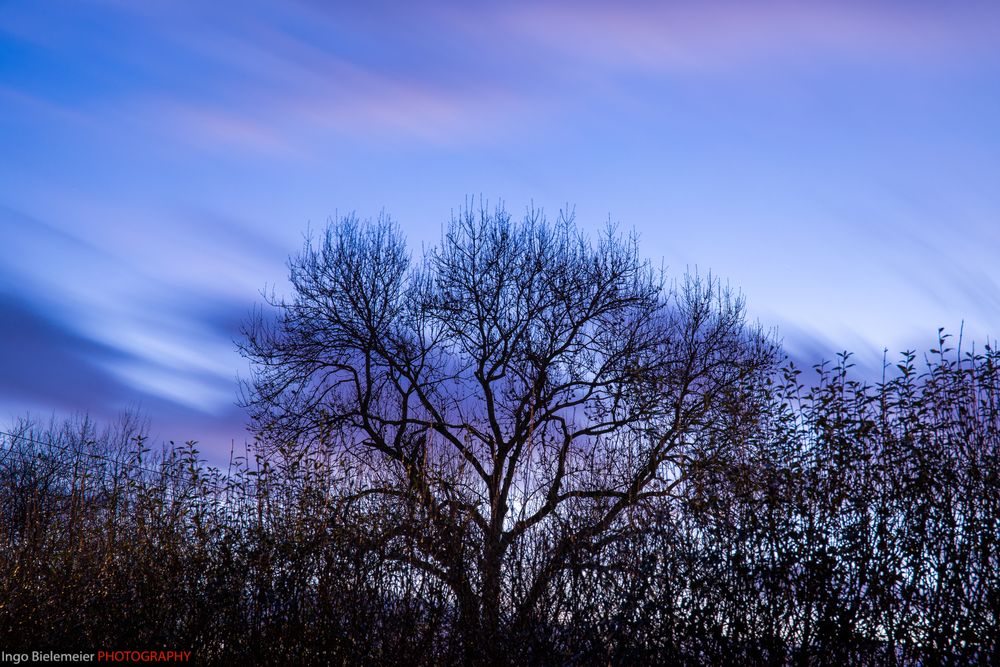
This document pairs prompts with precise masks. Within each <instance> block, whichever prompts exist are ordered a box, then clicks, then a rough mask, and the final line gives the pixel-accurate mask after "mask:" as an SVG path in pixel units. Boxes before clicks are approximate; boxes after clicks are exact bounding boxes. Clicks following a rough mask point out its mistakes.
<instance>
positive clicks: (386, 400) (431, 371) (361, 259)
mask: <svg viewBox="0 0 1000 667" xmlns="http://www.w3.org/2000/svg"><path fill="white" fill-rule="evenodd" d="M290 269H291V273H290V277H291V284H292V287H293V289H294V293H293V294H292V295H291V297H290V298H288V299H279V298H274V297H273V296H272V297H271V298H270V299H269V300H268V302H269V304H270V305H271V306H272V307H273V308H274V309H276V314H277V317H276V318H272V317H271V313H270V312H264V311H260V312H258V313H257V314H256V315H255V316H254V317H253V318H252V319H251V320H250V321H249V322H248V323H247V325H246V327H245V331H244V334H245V339H244V342H243V343H242V345H241V351H242V353H243V354H244V355H245V356H246V357H247V358H248V359H249V360H250V361H251V362H252V367H253V375H252V377H251V379H250V380H249V381H248V382H247V383H246V385H245V394H244V402H245V404H246V405H247V406H248V407H249V409H250V411H251V416H252V420H253V421H252V423H253V428H254V429H255V431H256V433H257V434H258V436H259V437H260V438H261V440H262V441H264V442H268V443H272V444H274V445H281V446H286V447H287V446H288V445H289V443H300V444H309V445H310V446H314V445H316V444H317V443H319V444H322V445H324V446H326V447H329V448H331V449H335V450H337V451H339V452H340V453H341V454H342V455H343V456H344V457H345V458H344V460H347V461H349V463H348V464H347V465H349V466H350V467H351V469H352V471H353V475H354V476H353V482H352V483H351V484H349V485H348V486H349V488H348V489H341V491H342V492H343V493H345V494H348V495H349V496H350V497H351V499H352V501H354V502H356V506H357V507H358V508H359V511H365V510H364V509H362V508H367V509H369V510H373V511H371V512H369V514H368V515H367V516H368V517H369V518H368V521H369V523H368V524H367V530H366V533H367V535H366V538H367V539H368V540H370V544H371V547H372V549H375V550H377V551H378V553H380V554H381V555H382V556H383V557H385V558H388V559H392V560H394V561H396V562H397V563H398V565H399V567H400V568H401V572H404V573H406V574H407V576H418V577H428V578H431V579H433V580H436V581H439V582H441V583H442V584H443V585H444V586H446V589H447V590H449V591H450V595H451V596H452V604H453V605H454V608H455V610H456V612H455V613H456V616H457V623H458V628H457V630H458V631H460V632H461V634H462V637H463V642H464V647H465V648H464V650H465V655H466V658H467V659H469V660H478V661H487V660H489V659H491V656H494V657H495V656H497V655H498V653H499V651H500V650H501V644H502V643H503V642H501V641H500V640H501V636H502V634H504V633H506V636H507V637H510V636H512V635H511V634H510V633H518V632H526V631H528V630H530V627H531V625H532V624H533V623H538V622H539V619H541V618H547V619H549V622H552V623H556V624H558V622H559V617H558V611H557V607H558V605H559V600H560V599H562V598H563V597H564V596H565V594H566V589H565V586H566V584H565V581H566V580H565V575H566V574H567V573H569V572H580V571H584V570H587V569H588V568H589V569H599V568H602V567H604V568H606V567H614V563H613V562H611V561H610V560H609V557H608V556H607V554H609V553H611V551H612V550H611V549H610V548H609V547H611V546H612V545H613V544H614V543H615V542H616V541H617V540H619V539H621V538H623V537H625V536H629V535H634V534H635V532H636V531H639V530H641V529H642V526H641V522H638V521H637V518H638V517H641V516H642V513H643V512H645V511H646V510H648V508H649V507H650V506H652V505H655V504H656V503H657V502H659V501H660V499H663V498H665V497H668V496H669V495H670V494H671V493H672V492H673V491H674V489H675V488H676V487H677V485H678V484H679V483H680V482H681V481H682V480H683V479H684V478H685V474H686V471H687V470H688V469H689V467H690V465H691V462H692V460H693V457H694V456H696V453H700V454H698V455H701V456H704V455H706V453H707V454H708V455H711V452H712V447H713V446H714V443H717V442H722V441H726V442H730V443H731V442H733V440H734V439H733V437H732V434H733V429H734V428H739V424H740V423H742V421H749V420H750V419H751V416H750V415H749V414H748V413H749V411H751V410H752V409H753V405H752V402H751V401H749V400H748V396H750V395H751V394H753V392H752V391H750V390H749V389H748V388H749V387H752V386H753V385H754V383H757V382H759V381H760V380H761V379H762V378H763V377H764V376H765V375H766V374H767V373H768V372H769V371H770V369H771V367H772V362H773V359H774V346H773V345H772V343H771V342H770V341H769V340H768V339H767V337H766V336H764V335H763V334H762V333H761V332H760V331H759V330H758V329H756V328H754V327H749V326H747V325H746V323H745V319H744V310H743V303H742V301H741V299H739V298H738V297H736V296H734V295H732V294H730V293H729V292H728V290H725V289H722V288H721V287H720V286H719V285H718V284H717V283H716V282H715V281H713V280H712V279H711V278H709V279H707V280H706V279H702V278H698V277H687V278H684V279H683V280H682V281H681V282H680V283H670V282H668V281H667V279H666V278H665V276H664V274H663V272H662V271H659V270H656V269H655V268H654V267H653V266H651V265H650V264H649V263H648V262H647V261H645V260H643V259H642V258H641V257H640V255H639V250H638V245H637V240H636V239H635V238H634V237H628V238H623V237H622V236H621V235H619V234H618V233H617V232H616V231H615V230H614V229H613V228H609V229H608V230H607V231H606V232H605V233H604V234H603V235H602V236H601V237H600V238H599V239H598V240H597V241H596V242H591V241H589V240H588V239H587V238H586V237H585V236H584V235H583V234H582V233H581V232H580V231H579V230H578V229H577V228H576V227H575V225H574V223H573V221H572V216H565V215H560V218H559V219H558V221H556V222H555V223H549V222H547V221H546V220H545V218H544V217H543V216H542V215H541V214H540V213H539V212H536V211H528V212H527V214H526V215H525V217H524V219H523V220H522V221H520V222H517V223H515V222H513V221H512V220H511V217H510V215H509V214H508V213H507V212H506V211H505V210H504V209H503V208H502V207H501V208H498V209H496V210H494V211H489V210H487V209H485V208H480V209H477V210H474V209H471V208H467V209H465V210H463V211H462V212H461V213H460V214H459V215H458V216H457V217H455V218H453V219H452V221H451V223H450V224H449V226H448V228H447V230H446V232H445V234H444V236H443V239H442V240H441V242H440V244H439V245H438V246H437V247H435V248H433V249H431V250H429V251H427V252H426V253H424V255H423V257H421V258H420V261H416V262H414V261H411V258H410V255H409V253H408V251H407V248H406V245H405V242H404V240H403V238H402V236H401V234H400V232H399V229H398V228H397V226H396V225H395V224H394V223H392V221H390V220H389V219H388V218H386V217H380V218H379V219H378V220H376V221H373V222H372V221H368V222H362V221H359V220H358V219H357V218H355V217H353V216H352V217H347V218H344V219H342V220H340V221H337V222H334V223H332V224H331V225H330V226H329V228H328V229H327V230H326V233H325V235H324V236H323V237H322V238H321V239H319V240H318V241H313V240H310V241H308V242H307V243H306V245H305V248H304V250H303V252H302V253H301V254H300V255H298V256H297V257H294V258H293V259H292V260H291V262H290ZM721 429H727V437H726V438H717V437H716V435H717V434H718V433H719V432H720V430H721Z"/></svg>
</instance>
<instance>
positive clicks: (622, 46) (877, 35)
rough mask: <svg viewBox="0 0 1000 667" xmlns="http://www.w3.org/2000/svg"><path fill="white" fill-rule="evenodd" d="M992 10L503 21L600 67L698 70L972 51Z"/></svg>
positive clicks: (537, 13) (615, 9)
mask: <svg viewBox="0 0 1000 667" xmlns="http://www.w3.org/2000/svg"><path fill="white" fill-rule="evenodd" d="M949 7H950V6H949ZM990 13H992V14H993V16H990ZM995 14H996V12H995V11H992V10H990V9H989V7H988V6H986V5H982V6H980V5H975V6H966V7H963V8H961V9H954V10H953V11H950V12H949V10H948V9H947V8H945V6H944V5H940V6H938V5H929V6H928V5H917V4H916V3H899V4H893V3H878V2H869V3H851V2H837V3H814V2H801V3H792V2H770V3H757V2H753V3H750V2H726V3H690V4H675V3H655V4H645V3H607V4H603V3H574V4H564V3H556V4H543V3H538V4H522V5H517V6H516V8H515V9H514V10H513V11H510V12H502V13H498V14H497V20H498V21H499V22H500V24H501V25H503V26H504V28H505V29H506V30H509V31H510V32H511V33H513V34H518V35H520V36H521V37H522V39H525V40H528V41H531V42H536V43H537V44H539V45H541V46H543V47H547V48H549V49H551V50H552V51H554V52H556V53H560V54H562V55H563V56H567V57H570V58H573V59H579V60H583V61H587V62H590V63H592V64H595V65H597V66H607V67H633V68H634V67H640V68H644V69H653V70H664V71H674V72H692V73H698V72H713V71H716V72H719V71H727V70H732V69H740V68H744V67H746V66H747V65H756V64H762V63H763V64H773V63H779V64H794V63H795V62H797V60H798V61H801V59H807V60H808V59H811V58H838V59H853V58H860V59H866V60H867V59H871V58H885V59H888V60H891V61H897V60H909V61H912V60H918V61H924V62H926V61H927V60H947V59H949V58H952V57H955V56H975V55H977V54H978V53H980V52H981V51H982V50H984V49H992V50H994V51H995V45H996V39H997V37H998V35H997V34H996V33H997V30H996V29H994V28H992V27H991V26H994V25H996V18H997V17H996V16H995Z"/></svg>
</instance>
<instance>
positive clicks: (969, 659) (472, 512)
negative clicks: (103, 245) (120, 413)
mask: <svg viewBox="0 0 1000 667" xmlns="http://www.w3.org/2000/svg"><path fill="white" fill-rule="evenodd" d="M291 267H292V284H293V286H294V288H295V293H294V295H293V296H292V297H291V300H288V301H283V300H277V299H274V300H272V306H273V307H274V308H275V309H276V312H277V315H278V316H277V318H276V319H271V318H269V317H267V316H266V313H262V316H261V317H259V318H256V319H254V320H253V321H251V322H250V323H249V324H248V327H247V336H246V339H245V343H244V348H243V349H244V352H245V353H246V354H247V356H248V357H249V358H250V359H251V360H252V361H253V362H254V364H255V369H256V374H255V376H254V377H253V378H252V379H251V381H250V382H249V383H248V384H247V386H246V394H245V398H246V404H247V406H248V408H249V410H250V413H251V417H252V425H253V429H254V431H255V433H256V435H257V438H258V439H257V442H256V444H255V445H254V448H253V449H251V450H250V451H249V453H248V454H246V455H245V456H243V457H237V458H234V459H233V461H232V463H231V465H230V466H229V468H228V470H226V471H220V470H215V469H212V468H209V467H207V466H205V465H204V464H203V462H202V461H201V460H200V456H199V454H198V452H197V450H196V449H195V446H194V444H193V443H188V444H186V445H182V446H177V447H169V448H166V449H163V450H160V451H151V450H150V448H149V446H148V445H147V441H148V438H147V437H146V435H145V431H144V428H143V425H142V423H141V422H139V421H137V420H136V419H134V418H123V419H122V421H121V422H120V423H118V424H117V425H115V426H113V427H110V428H107V429H105V430H101V431H99V430H98V429H97V427H96V426H95V425H94V424H93V423H91V422H89V421H87V420H85V419H84V420H77V421H74V422H69V423H66V424H49V425H42V424H40V423H38V422H34V421H30V420H23V421H21V422H20V423H18V424H16V425H15V426H14V427H12V428H10V429H9V433H7V434H5V435H3V436H0V442H2V444H3V447H2V449H0V508H2V514H0V572H2V574H3V576H2V577H0V644H2V645H3V647H4V648H5V650H14V649H18V648H25V649H33V648H34V649H37V648H44V649H45V650H61V649H65V650H70V649H73V650H80V649H95V650H96V649H98V648H101V647H105V646H106V647H109V648H111V647H118V648H120V647H143V648H156V647H164V648H183V649H190V650H193V651H194V655H195V657H196V658H197V659H198V660H200V661H205V662H223V661H226V662H231V661H234V660H244V661H248V662H261V663H282V664H285V663H302V664H428V665H438V664H469V663H479V664H552V665H563V664H572V665H598V664H599V665H606V664H679V665H686V664H690V665H699V664H901V665H916V664H921V665H922V664H941V663H947V664H996V663H1000V645H998V632H997V628H998V627H1000V460H998V456H1000V353H998V351H997V350H994V349H991V348H989V347H985V348H983V349H981V350H979V351H969V352H961V351H959V350H955V349H950V348H949V341H950V338H949V337H948V336H947V335H944V334H941V335H940V342H939V345H938V346H937V348H935V349H934V350H932V351H931V352H930V353H929V354H928V355H926V356H924V357H922V358H921V360H920V361H919V362H918V360H917V357H916V355H915V354H914V353H910V352H908V353H905V354H904V355H903V356H902V358H901V360H900V362H899V364H898V365H897V366H890V367H887V369H886V377H885V378H884V379H883V380H882V381H881V382H878V383H873V382H865V381H863V380H862V379H858V378H855V377H854V375H853V373H852V371H851V364H850V356H849V355H848V354H846V353H845V354H842V355H840V356H839V357H838V359H837V361H836V362H835V363H834V364H821V365H819V366H817V367H816V368H815V373H816V374H815V377H812V378H810V380H809V381H808V382H804V381H803V380H802V377H801V374H800V371H799V370H797V369H796V368H794V367H793V366H792V365H790V364H785V365H781V364H780V363H779V362H778V361H777V360H778V359H779V356H780V354H779V352H778V350H777V349H776V346H775V345H774V344H773V343H772V342H771V341H769V339H768V338H767V337H766V336H764V335H763V334H762V333H761V332H760V331H759V330H757V329H755V328H753V327H748V326H746V325H745V324H744V322H743V315H742V303H741V302H740V300H739V299H738V298H736V297H734V296H732V295H730V294H728V293H727V292H726V290H723V289H720V287H719V286H718V284H717V283H715V282H714V281H712V280H711V279H698V278H688V279H686V280H682V281H681V282H680V283H678V284H671V283H668V282H667V281H665V280H664V279H663V277H662V276H661V274H660V273H659V272H657V271H654V270H653V269H652V268H651V267H650V266H649V265H648V264H646V263H645V262H643V261H641V259H640V258H639V256H638V252H637V248H636V246H635V243H634V242H633V241H630V240H627V239H626V240H622V239H621V237H619V236H617V235H616V234H615V233H614V232H613V231H609V232H608V233H607V234H606V235H605V236H604V237H602V239H601V240H600V241H599V242H598V243H596V244H591V243H589V242H587V241H586V240H585V239H583V238H582V237H581V236H580V234H579V233H578V232H577V231H576V230H575V228H574V227H573V225H572V222H571V221H568V220H561V221H559V222H558V223H556V224H549V223H547V222H545V221H544V220H543V219H542V218H541V217H540V216H534V215H532V214H529V216H528V218H527V219H526V220H525V221H524V222H522V223H518V224H514V223H512V222H511V221H510V219H509V217H508V216H507V215H506V213H504V212H503V211H502V210H500V211H496V212H492V213H487V212H484V211H477V212H470V211H466V212H464V213H463V214H462V215H461V216H460V217H459V218H458V219H457V220H455V221H454V222H453V223H452V225H451V227H450V228H449V230H448V231H447V233H446V236H445V238H444V239H443V241H442V244H441V245H440V246H439V247H438V248H437V249H435V250H433V251H432V252H430V253H428V254H427V255H426V256H425V257H424V258H422V261H420V262H417V263H412V262H411V260H410V258H409V256H408V254H407V252H406V249H405V246H404V245H403V243H402V241H401V239H400V238H399V236H398V234H397V232H396V230H395V228H394V227H393V226H392V225H391V224H390V223H389V222H388V221H386V220H380V221H377V222H376V223H370V224H369V223H362V222H359V221H357V220H355V219H353V218H349V219H346V220H344V221H341V222H338V223H336V224H334V225H332V226H331V227H330V229H329V231H328V233H327V235H325V236H324V237H323V238H322V239H320V241H319V242H318V243H317V244H312V243H310V244H308V245H307V246H306V248H305V249H304V251H303V253H302V254H301V255H299V256H298V257H296V258H294V259H293V260H292V262H291Z"/></svg>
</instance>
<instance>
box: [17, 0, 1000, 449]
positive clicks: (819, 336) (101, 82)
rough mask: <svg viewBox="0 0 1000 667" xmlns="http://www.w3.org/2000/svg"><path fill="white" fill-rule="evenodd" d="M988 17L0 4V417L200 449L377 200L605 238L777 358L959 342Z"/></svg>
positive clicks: (987, 260) (998, 106) (990, 300)
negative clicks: (625, 231)
mask: <svg viewBox="0 0 1000 667" xmlns="http://www.w3.org/2000/svg"><path fill="white" fill-rule="evenodd" d="M340 4H342V6H343V7H344V8H343V9H341V8H338V5H340ZM418 4H419V5H421V6H420V8H419V9H417V8H416V6H417V5H418ZM998 8H1000V5H997V4H996V3H961V2H955V3H938V2H919V1H917V2H898V3H895V2H876V1H867V2H857V3H850V2H831V3H826V4H824V3H818V2H794V3H793V2H788V3H747V2H733V3H705V2H697V3H694V2H692V3H671V2H664V3H648V4H646V3H631V4H630V3H622V2H614V3H612V2H607V3H580V2H575V3H569V2H567V3H538V2H506V3H502V4H496V5H487V4H483V3H455V4H445V3H410V2H400V3H390V2H363V3H319V2H317V3H309V2H291V1H285V2H280V3H278V2H274V3H260V2H253V1H245V0H244V1H241V2H218V1H216V2H196V3H179V2H167V1H162V2H160V1H158V0H142V1H141V2H129V1H126V0H117V1H116V0H108V1H105V2H90V1H87V0H73V1H71V2H65V3H61V2H30V3H29V2H21V3H18V2H2V1H0V422H5V421H6V420H8V419H9V418H11V417H14V416H17V415H20V414H23V413H24V412H25V411H27V410H31V411H33V412H37V413H40V414H43V415H48V414H51V412H52V411H53V410H55V411H57V412H59V413H60V414H61V413H65V412H72V411H75V410H87V411H89V412H90V413H91V414H93V415H94V416H97V417H101V418H106V417H108V416H110V415H113V414H114V413H115V412H116V411H117V410H120V409H121V408H123V407H127V406H128V405H138V406H139V407H140V408H141V409H142V410H144V411H145V412H146V413H147V414H148V415H149V416H150V417H151V419H152V430H153V433H154V435H155V436H156V437H157V439H160V440H162V439H175V440H186V439H189V438H194V439H198V440H200V441H202V442H203V443H205V445H206V450H208V451H209V452H210V455H211V456H213V457H214V458H216V460H218V459H221V458H222V454H221V453H222V452H226V451H228V447H229V443H230V440H231V439H234V438H235V439H236V440H237V442H240V441H242V440H243V439H244V438H245V432H244V431H243V430H242V424H243V416H242V414H241V412H240V411H239V409H237V408H236V407H235V406H234V399H235V386H236V385H235V378H236V375H237V373H238V372H242V373H244V374H245V366H244V364H243V363H242V361H241V360H240V359H239V357H238V356H237V355H236V353H235V352H234V349H233V345H232V340H233V338H234V337H235V336H236V335H237V329H238V324H239V322H240V320H241V318H242V317H243V316H244V315H245V314H246V312H247V310H248V309H249V308H250V306H251V305H252V304H253V303H254V302H256V301H257V300H258V298H259V295H258V292H259V290H260V289H262V288H264V287H265V285H267V286H271V285H274V286H276V288H277V289H278V290H279V291H281V290H282V289H283V288H284V285H285V280H284V279H285V264H284V263H285V260H286V258H287V256H288V255H289V253H293V252H295V251H296V250H297V249H298V248H299V247H300V245H301V240H302V235H303V233H304V232H305V230H306V228H307V226H309V225H311V226H312V227H313V228H318V227H321V226H322V225H323V224H325V221H326V220H327V218H328V217H330V216H332V215H335V214H337V213H338V212H339V213H341V214H343V213H346V212H350V211H357V212H358V214H359V215H362V216H371V215H376V214H377V213H378V211H379V210H380V209H383V208H384V209H385V210H387V211H388V212H389V213H391V214H392V215H393V216H394V217H395V218H396V219H398V221H399V222H400V224H401V226H402V227H403V229H404V231H405V232H406V233H407V235H408V236H409V238H410V240H411V242H412V243H413V245H415V246H416V247H417V248H419V245H420V244H421V243H429V242H433V241H434V239H435V238H436V237H437V236H438V234H439V233H440V229H441V226H442V224H443V223H444V222H445V221H447V219H448V217H449V215H450V212H451V211H452V210H453V209H456V208H457V207H459V206H461V205H462V202H463V201H464V200H465V198H466V196H468V195H475V196H478V195H480V194H481V195H483V196H484V197H486V198H487V199H489V200H490V201H496V200H497V199H498V198H503V199H504V200H505V201H506V202H507V204H508V207H509V208H511V209H513V210H515V211H517V210H521V209H522V208H523V207H524V206H525V205H527V204H528V203H529V202H530V201H532V200H533V201H534V202H535V204H536V205H537V206H541V207H543V208H545V209H546V210H547V211H549V212H550V213H551V214H552V215H553V217H554V215H555V213H556V212H557V211H558V209H559V208H560V207H563V206H565V205H566V204H567V203H569V204H570V205H575V208H576V211H577V218H578V222H579V223H580V224H581V225H582V226H583V227H584V228H588V229H591V228H596V227H597V226H599V225H601V224H603V223H604V222H605V221H606V220H607V219H608V217H609V216H610V217H611V218H612V219H613V220H615V221H618V222H620V223H622V225H623V226H625V227H626V228H630V227H634V228H635V229H636V230H638V232H639V233H640V235H641V239H642V247H643V250H644V251H645V253H646V254H647V255H649V256H650V257H652V258H654V259H656V260H659V259H661V258H662V259H663V261H665V262H666V264H667V265H668V266H669V267H671V269H672V270H673V271H674V273H675V274H676V273H679V272H683V270H684V269H685V267H691V268H694V267H695V266H697V267H698V268H699V270H701V271H706V270H709V269H711V270H712V271H713V272H714V273H715V274H716V275H718V276H721V277H722V278H723V279H726V280H728V281H729V282H730V284H731V285H733V286H737V287H739V288H740V289H742V291H743V292H744V294H745V295H746V296H747V298H748V302H749V306H750V310H751V314H752V315H753V317H755V318H759V319H760V320H761V322H762V323H764V324H765V325H766V326H768V327H777V328H778V333H779V335H780V336H781V337H782V338H783V339H784V341H785V343H786V346H787V348H788V350H789V351H790V352H791V353H793V354H794V355H795V356H796V357H797V358H800V359H802V360H803V361H808V362H812V361H815V360H818V358H819V357H830V356H832V355H833V354H834V353H835V352H836V351H838V350H841V349H845V348H847V349H851V350H854V351H856V352H857V354H858V358H859V361H860V362H861V363H862V364H865V365H869V366H877V365H878V363H879V362H880V359H881V350H882V348H883V347H888V348H889V349H890V351H892V352H895V351H898V350H900V349H902V348H906V347H917V348H927V347H929V346H930V345H931V344H932V343H933V342H934V333H935V330H936V328H937V327H938V326H944V327H947V328H948V329H950V330H953V331H955V332H956V333H957V330H958V328H959V325H960V323H961V322H962V321H963V320H964V321H965V328H966V337H967V338H970V337H974V338H975V339H976V340H977V341H979V342H980V343H981V342H983V341H985V340H986V337H987V335H991V336H992V335H996V334H997V332H998V331H1000V286H998V281H1000V272H998V270H997V266H998V265H1000V261H998V260H1000V9H998Z"/></svg>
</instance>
